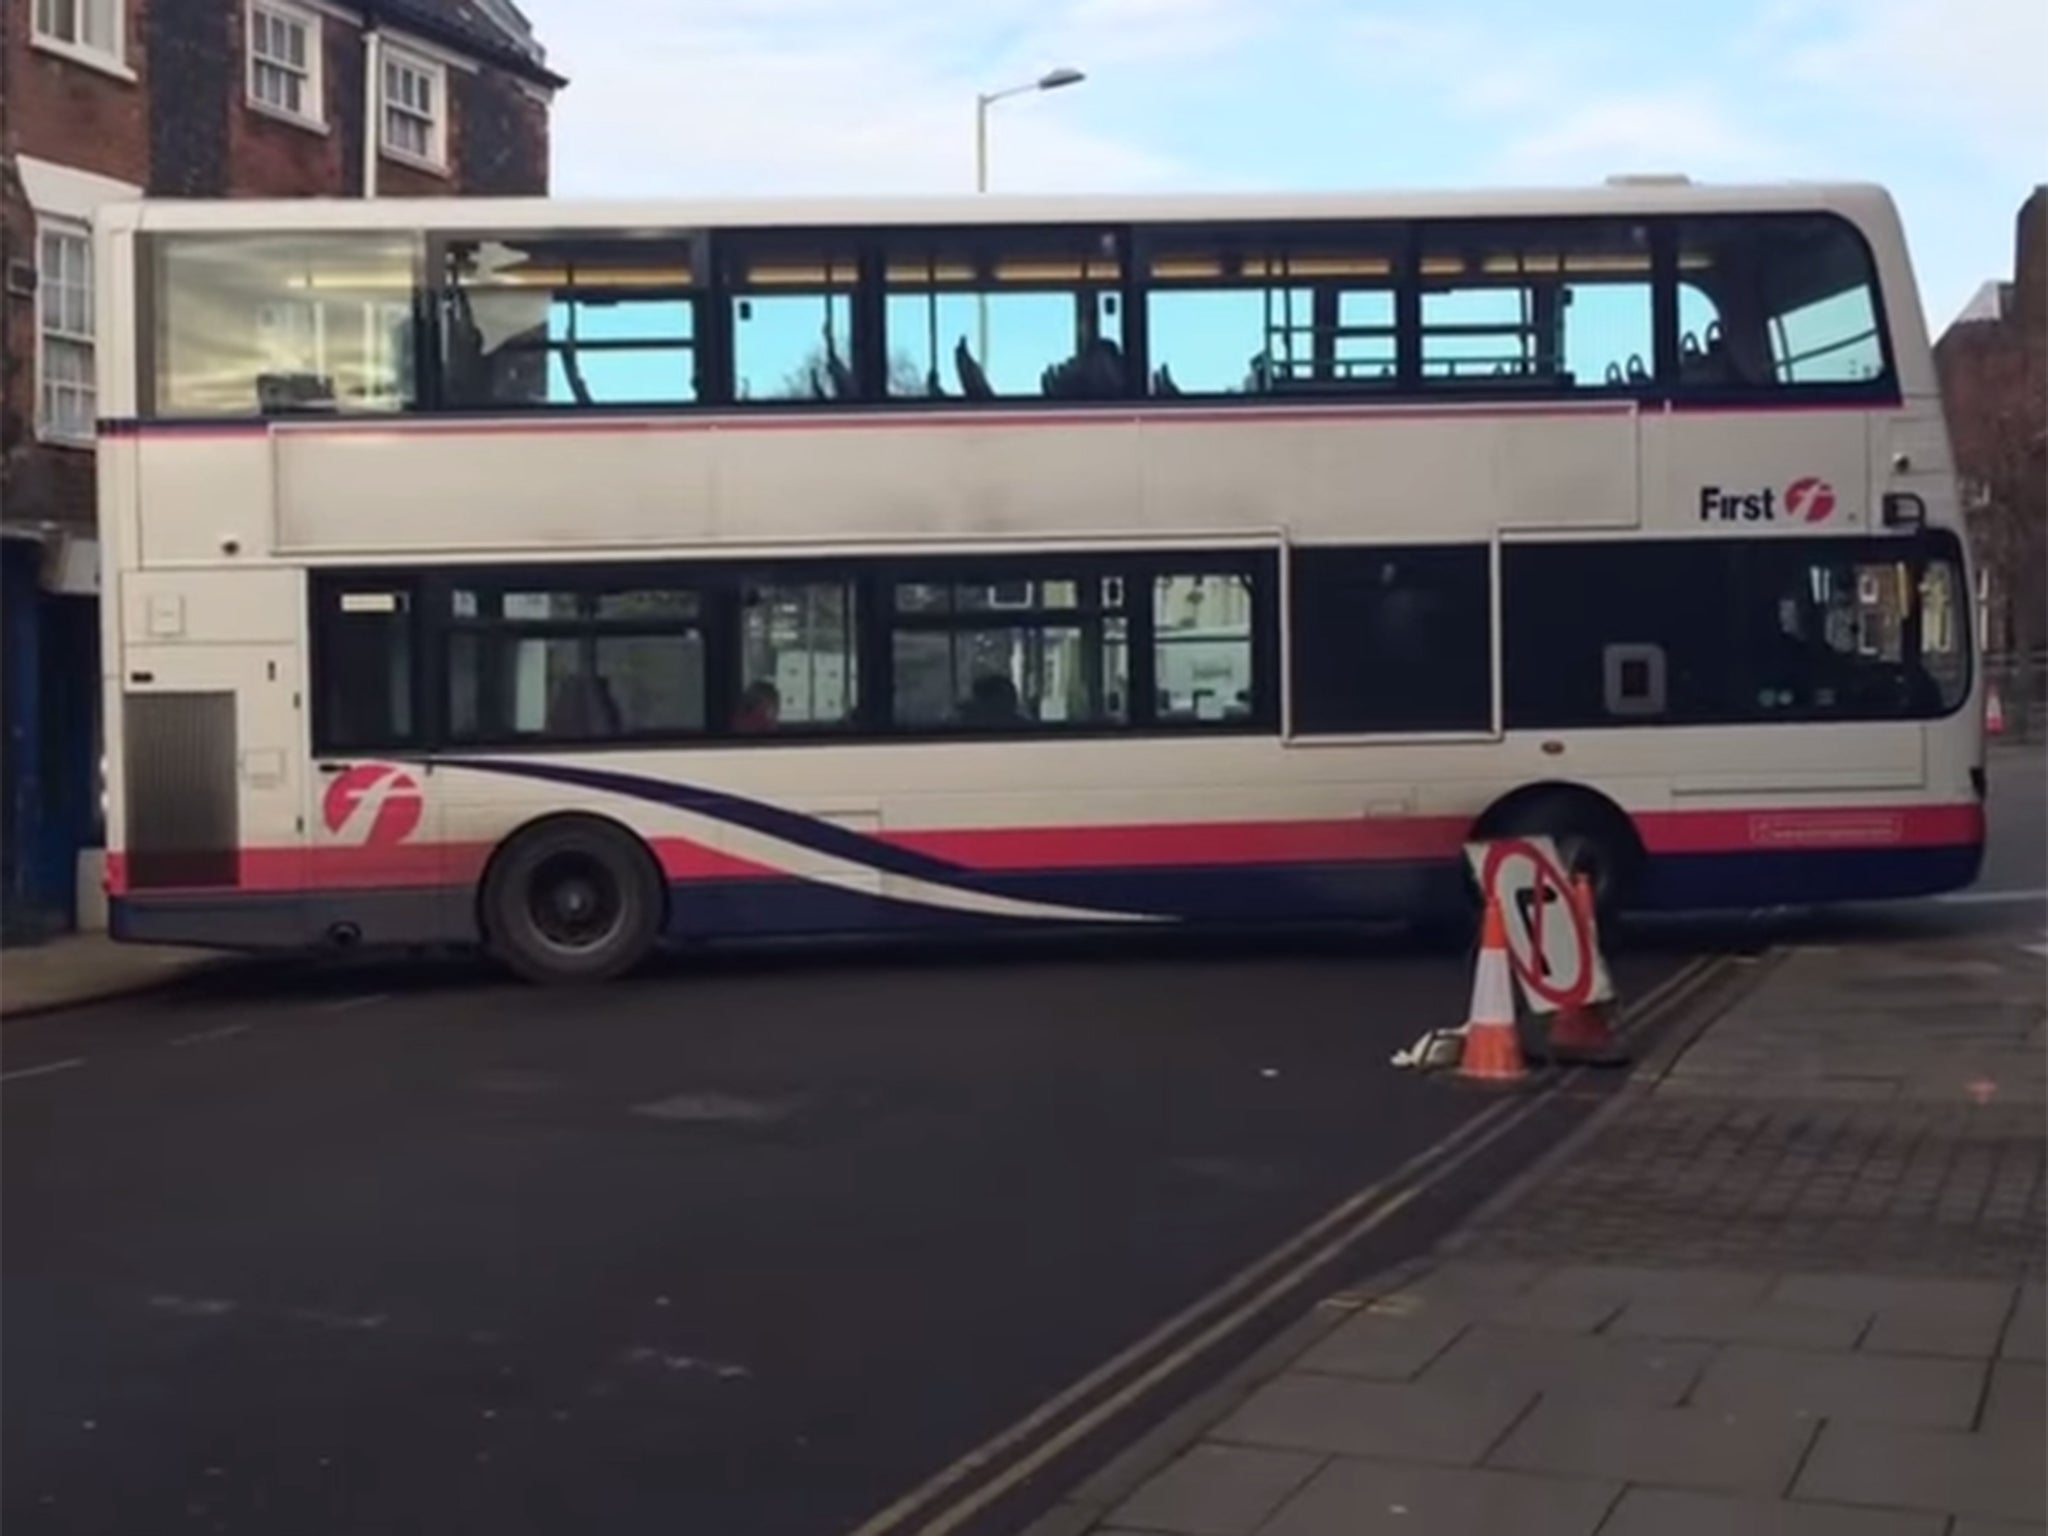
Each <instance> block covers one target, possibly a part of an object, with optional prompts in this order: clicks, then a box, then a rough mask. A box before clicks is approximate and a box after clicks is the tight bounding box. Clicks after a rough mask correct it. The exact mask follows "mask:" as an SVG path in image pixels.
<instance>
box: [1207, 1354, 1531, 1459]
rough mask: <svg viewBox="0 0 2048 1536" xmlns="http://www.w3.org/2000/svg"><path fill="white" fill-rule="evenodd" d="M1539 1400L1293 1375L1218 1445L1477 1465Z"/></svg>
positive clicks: (1241, 1413)
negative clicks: (1511, 1426)
mask: <svg viewBox="0 0 2048 1536" xmlns="http://www.w3.org/2000/svg"><path fill="white" fill-rule="evenodd" d="M1533 1395H1534V1394H1532V1393H1530V1392H1527V1391H1524V1390H1523V1389H1521V1388H1519V1387H1507V1388H1501V1387H1493V1388H1482V1389H1477V1390H1468V1389H1465V1388H1451V1387H1431V1386H1424V1385H1422V1384H1420V1383H1416V1382H1385V1381H1364V1380H1360V1379H1357V1378H1354V1377H1349V1376H1319V1375H1313V1374H1309V1373H1306V1372H1289V1373H1288V1374H1286V1375H1283V1376H1279V1377H1276V1378H1275V1379H1274V1380H1272V1381H1270V1382H1268V1383H1267V1384H1266V1385H1265V1386H1263V1387H1261V1388H1260V1389H1259V1390H1258V1391H1257V1392H1255V1393H1253V1394H1252V1396H1251V1397H1250V1398H1248V1399H1247V1400H1246V1401H1245V1402H1244V1403H1243V1404H1242V1405H1241V1406H1240V1407H1239V1408H1238V1409H1237V1411H1236V1412H1234V1413H1232V1414H1231V1415H1230V1416H1229V1417H1228V1418H1226V1419H1225V1420H1224V1421H1223V1422H1222V1423H1221V1424H1219V1425H1217V1426H1216V1428H1215V1429H1214V1430H1212V1431H1211V1438H1213V1439H1216V1440H1219V1441H1224V1442H1227V1443H1233V1444H1242V1445H1262V1446H1270V1447H1277V1448H1279V1449H1283V1450H1295V1451H1311V1452H1321V1453H1324V1454H1328V1455H1346V1456H1367V1457H1383V1458H1387V1459H1391V1460H1414V1461H1437V1462H1450V1463H1453V1464H1459V1465H1470V1464H1472V1463H1474V1462H1477V1461H1478V1460H1479V1459H1480V1457H1482V1456H1484V1455H1485V1454H1486V1452H1487V1450H1488V1449H1489V1448H1490V1447H1491V1446H1492V1445H1493V1444H1494V1443H1495V1442H1496V1441H1498V1440H1499V1439H1500V1437H1501V1435H1502V1433H1503V1432H1504V1431H1506V1429H1507V1428H1508V1426H1509V1425H1510V1424H1512V1423H1513V1422H1514V1421H1515V1420H1516V1419H1517V1418H1519V1417H1520V1416H1521V1415H1522V1413H1523V1411H1524V1410H1525V1409H1527V1408H1528V1406H1529V1403H1530V1401H1531V1399H1532V1397H1533Z"/></svg>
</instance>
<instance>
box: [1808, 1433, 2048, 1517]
mask: <svg viewBox="0 0 2048 1536" xmlns="http://www.w3.org/2000/svg"><path fill="white" fill-rule="evenodd" d="M1792 1492H1793V1495H1794V1497H1796V1498H1802V1499H1817V1500H1822V1501H1825V1502H1830V1503H1836V1504H1869V1505H1876V1506H1878V1507H1880V1508H1894V1509H1926V1510H1935V1511H1945V1512H1948V1513H1952V1514H1958V1515H1983V1516H1988V1517H1990V1518H1992V1519H1995V1520H2034V1521H2044V1520H2048V1486H2044V1483H2043V1478H2042V1445H2041V1430H2040V1426H2039V1425H2032V1424H2020V1425H2009V1426H2002V1427H2000V1428H1998V1429H1984V1430H1975V1431H1970V1432H1967V1433H1964V1432H1959V1431H1955V1430H1943V1429H1901V1428H1899V1427H1897V1426H1894V1425H1889V1424H1825V1425H1823V1426H1822V1427H1821V1432H1820V1438H1819V1440H1818V1441H1817V1442H1816V1443H1815V1445H1814V1448H1813V1454H1812V1455H1811V1456H1809V1457H1808V1458H1807V1461H1806V1465H1805V1466H1804V1467H1803V1468H1802V1469H1801V1470H1800V1473H1799V1480H1798V1482H1797V1483H1796V1484H1795V1485H1794V1487H1793V1490H1792Z"/></svg>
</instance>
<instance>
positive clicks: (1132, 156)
mask: <svg viewBox="0 0 2048 1536" xmlns="http://www.w3.org/2000/svg"><path fill="white" fill-rule="evenodd" d="M520 3H521V6H522V8H523V9H524V10H525V11H526V12H527V14H528V15H529V16H530V17H531V18H532V20H533V23H534V26H535V28H536V30H537V32H538V34H539V36H540V39H541V41H542V42H543V43H544V44H545V45H546V47H547V48H548V62H549V63H550V65H551V66H552V67H554V68H555V69H557V70H559V71H560V72H561V73H563V74H565V75H567V76H568V77H569V80H570V84H569V86H568V88H567V89H566V90H564V91H563V92H562V93H561V95H560V96H559V97H558V98H557V100H556V104H555V115H554V128H553V133H554V175H553V186H554V190H555V191H556V193H557V194H559V195H562V196H570V197H583V196H587V197H609V196H619V197H665V198H688V197H691V196H729V195H733V194H748V195H756V194H757V195H763V196H772V195H778V194H803V193H820V192H827V193H839V194H849V193H851V194H870V193H872V194H886V193H906V192H968V191H971V190H972V189H973V185H974V101H975V95H976V93H977V92H980V91H991V90H996V89H1000V88H1003V87H1006V86H1009V85H1014V84H1017V83H1019V82H1021V81H1027V80H1030V79H1033V78H1035V77H1037V76H1038V75H1040V74H1042V73H1043V72H1045V71H1046V70H1049V69H1052V68H1055V67H1072V68H1078V69H1081V70H1084V71H1085V72H1086V73H1087V77H1088V78H1087V79H1086V81H1085V82H1083V83H1082V84H1080V85H1077V86H1072V87H1070V88H1068V89H1065V90H1062V91H1057V92H1047V93H1041V94H1029V95H1024V96H1019V97H1015V98H1013V99H1010V100H1006V101H1002V102H999V103H997V104H996V105H995V106H994V107H993V108H992V110H991V113H990V186H991V190H993V191H996V192H1156V191H1205V192H1206V191H1214V192H1242V191H1347V190H1351V191H1379V190H1386V189H1396V190H1398V189H1418V188H1483V187H1507V186H1577V185H1587V184H1591V183H1596V182H1598V181H1600V180H1601V179H1602V178H1604V177H1606V176H1608V175H1611V174H1616V173H1627V172H1636V173H1641V172H1683V173H1685V174H1688V175H1690V176H1692V177H1694V178H1695V179H1696V180H1711V181H1745V180H1765V181H1781V180H1788V179H1790V180H1835V179H1842V180H1858V181H1865V180H1869V181H1878V182H1882V183H1883V184H1885V185H1886V186H1887V187H1889V188H1890V189H1891V191H1892V193H1893V195H1894V196H1895V197H1896V198H1897V199H1898V202H1899V205H1900V208H1901V210H1902V212H1903V214H1904V217H1905V220H1906V231H1907V238H1908V241H1909V244H1910V245H1911V248H1912V254H1913V259H1914V265H1915V269H1916V273H1917V275H1918V278H1919V282H1920V288H1921V297H1922V301H1923V304H1924V306H1925V308H1926V310H1927V317H1928V323H1929V325H1930V326H1931V327H1933V329H1934V330H1935V332H1936V333H1937V334H1938V333H1939V332H1940V330H1941V329H1942V328H1943V327H1945V326H1946V325H1947V324H1948V323H1949V321H1950V320H1952V319H1953V318H1954V317H1955V315H1956V314H1957V312H1958V311H1960V310H1961V309H1962V308H1963V306H1964V305H1965V303H1966V302H1967V301H1968V300H1969V298H1970V296H1971V295H1972V294H1973V293H1974V292H1975V291H1976V289H1977V288H1978V286H1979V285H1980V284H1981V283H1983V282H1984V281H1986V280H1987V279H1991V278H2009V277H2010V276H2011V273H2012V259H2013V253H2012V240H2013V218H2014V214H2015V212H2016V210H2017V209H2018V206H2019V204H2020V202H2021V200H2022V199H2023V198H2024V197H2025V196H2026V194H2027V192H2028V190H2029V189H2030V188H2031V187H2032V186H2034V185H2035V184H2036V183H2038V182H2041V181H2044V180H2048V91H2044V90H2043V89H2042V87H2041V67H2042V60H2043V59H2044V58H2048V4H2044V3H2043V0H1713V3H1708V4H1700V3H1695V4H1689V5H1657V4H1644V3H1642V0H1466V3H1464V4H1453V3H1449V0H1435V3H1433V4H1422V3H1417V0H1410V3H1409V4H1407V5H1405V6H1402V5H1397V4H1392V3H1370V0H1368V3H1353V4H1345V3H1339V0H1268V3H1267V4H1265V5H1264V6H1260V5H1258V4H1255V3H1254V0H971V3H966V4H949V3H947V0H606V3H605V4H604V5H602V6H596V5H593V4H591V3H590V0H520Z"/></svg>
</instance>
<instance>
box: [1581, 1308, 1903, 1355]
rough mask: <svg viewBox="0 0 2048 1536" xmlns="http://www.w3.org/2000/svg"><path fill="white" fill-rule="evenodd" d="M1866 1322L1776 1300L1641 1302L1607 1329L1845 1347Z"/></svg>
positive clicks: (1845, 1314)
mask: <svg viewBox="0 0 2048 1536" xmlns="http://www.w3.org/2000/svg"><path fill="white" fill-rule="evenodd" d="M1865 1321H1866V1320H1865V1319H1864V1318H1863V1317H1861V1316H1859V1315H1858V1314H1856V1313H1852V1312H1837V1311H1832V1310H1829V1309H1826V1308H1821V1307H1795V1306H1790V1305H1788V1304H1786V1303H1784V1302H1776V1301H1755V1302H1741V1301H1641V1302H1636V1303H1634V1304H1633V1305H1631V1306H1629V1307H1628V1308H1626V1309H1625V1310H1624V1311H1623V1312H1622V1314H1621V1316H1619V1317H1617V1318H1616V1319H1615V1320H1614V1321H1613V1322H1612V1323H1611V1324H1609V1325H1608V1331H1609V1332H1610V1333H1616V1334H1647V1335H1649V1336H1651V1337H1654V1338H1660V1339H1705V1340H1709V1341H1712V1342H1714V1343H1729V1344H1783V1345H1792V1346H1799V1347H1804V1348H1808V1349H1848V1348H1850V1347H1851V1346H1853V1345H1854V1344H1855V1342H1856V1339H1857V1336H1858V1335H1859V1334H1861V1333H1862V1332H1863V1329H1864V1326H1865Z"/></svg>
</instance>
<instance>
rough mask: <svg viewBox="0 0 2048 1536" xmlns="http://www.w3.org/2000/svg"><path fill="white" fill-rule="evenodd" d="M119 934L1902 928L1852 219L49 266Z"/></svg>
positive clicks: (280, 245)
mask: <svg viewBox="0 0 2048 1536" xmlns="http://www.w3.org/2000/svg"><path fill="white" fill-rule="evenodd" d="M99 233H100V240H101V246H100V250H101V262H100V279H99V280H100V284H101V287H100V301H101V314H102V316H103V317H104V318H105V326H104V340H103V344H102V347H101V350H100V358H101V379H100V390H101V396H100V398H101V401H102V408H103V412H104V415H105V420H104V421H103V422H102V427H101V438H100V449H99V453H100V469H101V473H100V486H101V492H100V494H101V507H100V515H101V531H102V542H103V550H104V561H105V570H106V580H105V588H104V590H105V594H106V596H105V601H104V624H105V644H104V651H103V654H104V658H105V662H104V666H105V698H104V704H105V722H106V739H107V741H108V743H109V762H108V802H109V804H108V831H109V836H108V857H107V870H108V884H109V897H110V913H111V923H112V928H113V931H114V933H115V934H116V935H118V936H120V937H122V938H126V939H132V940H149V941H165V942H180V943H196V944H208V945H221V946H231V947H264V946H300V945H316V944H322V943H337V944H346V943H404V944H440V943H470V942H480V943H482V944H485V945H487V946H488V947H489V948H490V950H491V951H492V952H494V953H495V954H497V955H498V956H500V957H502V959H503V960H504V961H505V962H507V963H508V964H509V965H510V966H511V967H512V968H514V969H515V970H516V971H518V972H520V973H521V974H523V975H525V976H528V977H530V978H534V979H539V980H576V979H592V978H599V977H604V976H609V975H613V974H616V973H618V972H620V971H622V970H624V969H626V968H628V967H630V966H631V965H633V964H634V963H636V962H637V961H638V960H639V959H640V958H641V957H642V956H643V955H645V954H646V953H647V952H648V951H649V949H650V948H652V947H653V946H655V945H657V944H659V943H661V942H663V941H687V940H692V939H697V938H714V937H719V936H732V935H747V934H776V935H788V934H805V933H849V932H862V931H871V930H901V929H926V928H933V929H938V928H958V927H961V926H972V925H985V924H997V925H1006V926H1012V927H1016V926H1025V927H1028V926H1031V925H1068V924H1082V925H1122V926H1126V927H1133V928H1137V927H1157V926H1160V925H1176V924H1195V923H1203V922H1226V923H1233V924H1235V923H1241V922H1246V921H1268V922H1312V921H1323V920H1330V919H1337V920H1348V919H1352V918H1368V917H1384V916H1390V915H1391V916H1400V915H1416V914H1426V913H1429V912H1431V911H1433V910H1446V909H1455V908H1456V907H1457V906H1458V905H1459V904H1461V903H1462V902H1464V901H1466V900H1467V899H1468V890H1467V882H1466V879H1465V876H1464V874H1463V870H1462V861H1461V857H1460V849H1461V845H1462V844H1464V843H1465V842H1466V841H1467V840H1468V839H1472V838H1474V837H1491V836H1500V835H1509V834H1520V833H1544V834H1549V835H1551V836H1554V837H1556V838H1558V839H1559V840H1560V843H1561V845H1562V846H1563V847H1564V848H1565V850H1566V851H1567V853H1568V855H1569V857H1571V858H1572V860H1573V861H1574V862H1575V863H1577V864H1578V865H1579V866H1580V867H1582V868H1584V869H1585V870H1587V871H1588V872H1589V873H1590V874H1591V875H1592V877H1593V879H1594V882H1595V886H1596V889H1597V890H1598V892H1599V896H1600V899H1601V902H1602V903H1603V906H1604V907H1605V908H1606V909H1607V910H1609V911H1628V910H1666V911H1669V910H1683V909H1694V908H1707V907H1751V906H1759V905H1779V904H1786V903H1802V904H1803V903H1818V902H1827V901H1833V900H1838V899H1847V898H1859V899H1860V898H1872V897H1885V896H1905V895H1913V894H1921V893H1928V892H1935V891H1942V890H1947V889H1950V888H1953V887H1957V886H1961V885H1964V884H1967V883H1968V882H1969V881H1971V880H1972V879H1973V878H1974V877H1975V873H1976V870H1977V868H1978V863H1979V859H1980V853H1981V845H1982V839H1983V826H1984V822H1983V812H1982V804H1981V802H1982V797H1983V793H1984V778H1983V741H1982V711H1981V702H1980V698H1979V689H1980V684H1979V682H1978V680H1977V678H1976V676H1975V673H1974V669H1973V665H1972V657H1971V645H1970V640H1971V634H1972V624H1971V618H1970V612H1969V601H1970V597H1969V594H1970V592H1971V590H1972V588H1971V573H1970V570H1969V568H1968V563H1967V556H1966V554H1965V550H1964V545H1963V543H1962V540H1961V538H1960V537H1959V509H1958V504H1957V493H1956V488H1955V482H1954V476H1953V471H1952V465H1951V460H1950V454H1949V448H1948V443H1947V439H1946V434H1945V430H1944V427H1943V423H1942V415H1941V411H1940V408H1939V402H1938V400H1937V396H1936V386H1935V377H1934V372H1933V366H1932V361H1931V357H1930V350H1929V346H1928V340H1927V332H1926V326H1925V323H1924V321H1923V318H1922V315H1921V311H1920V307H1919V302H1918V298H1917V296H1916V293H1915V288H1914V282H1913V277H1912V273H1911V269H1910V267H1909V264H1908V259H1907V253H1906V249H1905V245H1904V241H1903V238H1902V235H1901V230H1900V225H1899V221H1898V218H1897V215H1896V213H1895V211H1894V208H1893V205H1892V203H1891V201H1890V200H1889V198H1888V197H1887V196H1886V195H1885V193H1884V192H1883V191H1882V190H1880V189H1877V188H1873V187H1866V186H1789V185H1788V186H1762V187H1740V188H1738V187H1710V186H1701V185H1695V184H1693V183H1690V182H1688V181H1686V180H1685V179H1683V178H1659V179H1653V180H1648V181H1641V180H1636V181H1618V182H1612V183H1609V184H1607V185H1605V186H1600V187H1593V188H1587V189H1582V190H1569V191H1559V192H1537V191H1520V192H1508V193H1495V194H1479V193H1469V194H1455V195H1453V194H1438V195H1426V196H1425V195H1401V196H1391V195H1390V196H1371V197H1366V196H1359V197H1351V196H1315V197H1307V196H1236V197H1192V196H1190V197H1154V198H1145V199H1122V198H1107V197H1088V198H1031V199H1023V198H988V197H978V198H974V199H922V200H890V201H879V200H877V201H746V202H720V203H635V204H616V203H611V204H605V203H592V204H579V203H569V202H560V201H545V200H532V201H527V200H508V201H493V200H471V199H463V200H413V199H405V200H391V201H369V202H340V201H298V202H261V201H249V202H226V203H203V202H143V203H135V204H127V205H121V206H118V207H115V208H111V209H109V210H107V211H106V212H105V213H104V214H103V216H102V222H101V227H100V232H99Z"/></svg>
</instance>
